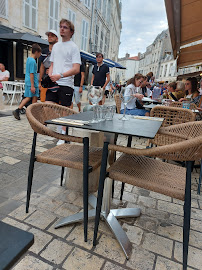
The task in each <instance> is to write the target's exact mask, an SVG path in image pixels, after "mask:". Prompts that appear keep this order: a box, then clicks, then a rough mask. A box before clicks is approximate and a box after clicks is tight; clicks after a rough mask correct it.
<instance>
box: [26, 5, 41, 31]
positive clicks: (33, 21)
mask: <svg viewBox="0 0 202 270" xmlns="http://www.w3.org/2000/svg"><path fill="white" fill-rule="evenodd" d="M37 9H38V0H24V26H25V27H28V28H30V29H33V30H37Z"/></svg>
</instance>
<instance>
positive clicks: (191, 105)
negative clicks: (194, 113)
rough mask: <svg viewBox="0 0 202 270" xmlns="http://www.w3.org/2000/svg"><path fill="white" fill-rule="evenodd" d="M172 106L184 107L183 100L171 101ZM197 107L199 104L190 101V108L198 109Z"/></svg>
mask: <svg viewBox="0 0 202 270" xmlns="http://www.w3.org/2000/svg"><path fill="white" fill-rule="evenodd" d="M169 106H170V107H178V108H182V106H183V102H180V101H174V102H171V103H170V105H169ZM196 109H197V106H196V104H195V103H190V110H196Z"/></svg>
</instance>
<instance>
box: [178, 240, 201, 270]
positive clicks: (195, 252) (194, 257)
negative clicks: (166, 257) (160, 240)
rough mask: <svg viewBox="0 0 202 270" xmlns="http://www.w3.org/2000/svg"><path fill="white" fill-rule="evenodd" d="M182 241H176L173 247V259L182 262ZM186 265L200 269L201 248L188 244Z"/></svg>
mask: <svg viewBox="0 0 202 270" xmlns="http://www.w3.org/2000/svg"><path fill="white" fill-rule="evenodd" d="M182 247H183V246H182V243H179V242H176V243H175V249H174V259H175V260H177V261H178V262H181V263H182ZM188 265H189V266H190V267H194V268H196V269H199V270H200V269H201V265H202V250H200V249H197V248H194V247H191V246H189V251H188Z"/></svg>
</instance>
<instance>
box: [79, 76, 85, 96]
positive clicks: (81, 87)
mask: <svg viewBox="0 0 202 270" xmlns="http://www.w3.org/2000/svg"><path fill="white" fill-rule="evenodd" d="M84 78H85V72H81V83H80V87H79V93H82V91H83V84H84Z"/></svg>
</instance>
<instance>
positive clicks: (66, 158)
mask: <svg viewBox="0 0 202 270" xmlns="http://www.w3.org/2000/svg"><path fill="white" fill-rule="evenodd" d="M75 113H76V112H74V111H73V110H71V109H69V108H66V107H64V106H60V105H56V104H44V103H35V104H32V105H30V106H29V107H28V108H27V110H26V115H27V119H28V121H29V123H30V125H31V127H32V129H33V130H34V136H33V144H32V152H31V157H30V165H29V175H28V185H27V203H26V212H27V213H28V210H29V202H30V196H31V187H32V179H33V171H34V162H35V161H37V162H42V163H47V164H52V165H58V166H61V167H62V172H61V186H62V181H63V175H64V168H65V167H68V168H74V169H78V170H82V171H83V204H84V240H85V241H87V222H88V174H89V173H90V172H92V171H94V170H95V169H97V168H98V167H99V166H100V165H101V158H102V157H101V155H102V149H101V148H96V147H89V138H81V137H75V136H69V135H64V134H60V133H57V132H55V131H53V130H51V129H50V128H49V127H47V126H46V124H45V122H46V121H47V120H50V119H55V118H59V117H64V116H68V115H72V114H75ZM38 133H39V134H42V135H46V136H51V137H54V138H56V139H60V140H64V141H66V142H73V143H77V144H69V143H64V144H61V145H59V146H55V147H53V148H51V149H48V150H46V151H44V152H42V153H40V154H39V155H36V156H35V148H36V139H37V134H38Z"/></svg>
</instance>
